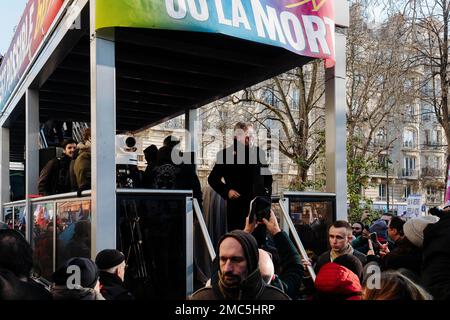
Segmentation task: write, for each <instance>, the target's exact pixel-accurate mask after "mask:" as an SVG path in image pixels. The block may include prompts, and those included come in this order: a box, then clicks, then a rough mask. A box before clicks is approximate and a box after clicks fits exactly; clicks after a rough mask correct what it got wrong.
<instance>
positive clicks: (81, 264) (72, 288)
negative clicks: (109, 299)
mask: <svg viewBox="0 0 450 320" xmlns="http://www.w3.org/2000/svg"><path fill="white" fill-rule="evenodd" d="M98 277H99V273H98V268H97V266H96V265H95V263H94V262H93V261H92V260H91V259H88V258H71V259H69V260H67V261H66V262H65V263H64V264H63V265H62V266H61V267H59V268H58V270H56V271H55V272H54V273H53V275H52V280H53V284H52V287H51V292H52V295H53V300H105V298H104V297H103V296H102V295H101V293H100V285H99V281H98Z"/></svg>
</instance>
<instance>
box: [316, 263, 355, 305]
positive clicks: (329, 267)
mask: <svg viewBox="0 0 450 320" xmlns="http://www.w3.org/2000/svg"><path fill="white" fill-rule="evenodd" d="M314 286H315V288H316V290H317V298H318V299H319V300H361V293H362V287H361V283H360V281H359V278H358V276H357V275H356V274H355V273H353V272H352V271H350V270H349V269H347V268H346V267H344V266H341V265H339V264H337V263H334V262H329V263H327V264H325V265H324V266H323V267H322V268H321V269H320V271H319V273H318V274H317V277H316V281H315V283H314Z"/></svg>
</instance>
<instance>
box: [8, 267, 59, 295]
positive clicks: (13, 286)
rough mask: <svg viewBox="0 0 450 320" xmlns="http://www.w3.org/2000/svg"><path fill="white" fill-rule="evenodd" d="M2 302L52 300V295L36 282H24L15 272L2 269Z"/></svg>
mask: <svg viewBox="0 0 450 320" xmlns="http://www.w3.org/2000/svg"><path fill="white" fill-rule="evenodd" d="M0 300H52V295H51V294H50V292H49V291H48V290H46V289H45V287H44V286H42V285H41V284H39V283H37V282H35V281H34V280H31V279H29V280H27V281H22V280H20V279H19V278H18V277H17V276H16V275H15V274H14V273H13V272H11V271H9V270H6V269H0Z"/></svg>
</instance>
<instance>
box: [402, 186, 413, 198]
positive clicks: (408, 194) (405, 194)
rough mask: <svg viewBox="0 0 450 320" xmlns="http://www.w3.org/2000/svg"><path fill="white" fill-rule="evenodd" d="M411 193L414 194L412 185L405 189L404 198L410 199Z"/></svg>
mask: <svg viewBox="0 0 450 320" xmlns="http://www.w3.org/2000/svg"><path fill="white" fill-rule="evenodd" d="M411 193H412V188H411V186H410V185H408V186H406V187H405V191H404V193H403V197H404V198H405V199H406V198H408V197H409V196H410V195H411Z"/></svg>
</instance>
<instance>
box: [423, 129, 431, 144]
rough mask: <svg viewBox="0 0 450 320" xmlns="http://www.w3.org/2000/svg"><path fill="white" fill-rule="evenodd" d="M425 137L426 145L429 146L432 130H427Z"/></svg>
mask: <svg viewBox="0 0 450 320" xmlns="http://www.w3.org/2000/svg"><path fill="white" fill-rule="evenodd" d="M424 135H425V145H429V144H430V130H428V129H425V131H424Z"/></svg>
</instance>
